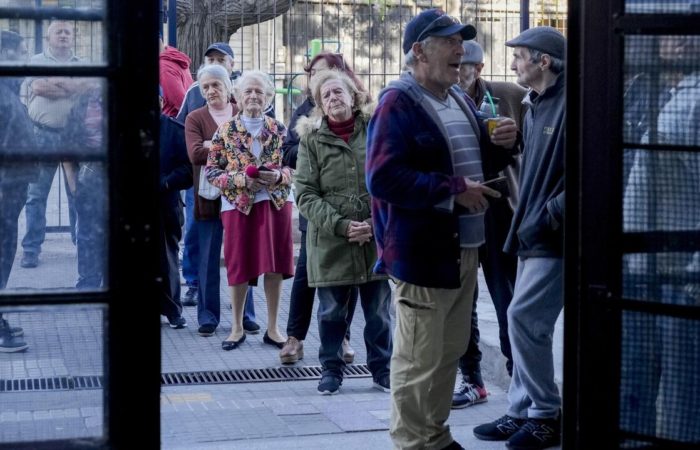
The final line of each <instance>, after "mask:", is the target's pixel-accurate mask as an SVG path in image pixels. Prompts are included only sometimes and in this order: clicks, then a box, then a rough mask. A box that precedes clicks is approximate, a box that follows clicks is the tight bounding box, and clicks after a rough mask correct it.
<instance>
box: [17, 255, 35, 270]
mask: <svg viewBox="0 0 700 450" xmlns="http://www.w3.org/2000/svg"><path fill="white" fill-rule="evenodd" d="M19 265H20V266H22V267H24V268H25V269H33V268H35V267H36V266H38V265H39V255H38V254H36V253H25V254H24V255H23V256H22V259H21V260H20V262H19Z"/></svg>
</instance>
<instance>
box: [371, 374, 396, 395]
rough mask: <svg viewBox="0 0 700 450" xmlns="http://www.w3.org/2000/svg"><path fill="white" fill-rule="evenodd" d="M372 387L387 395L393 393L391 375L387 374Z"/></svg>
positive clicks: (375, 381)
mask: <svg viewBox="0 0 700 450" xmlns="http://www.w3.org/2000/svg"><path fill="white" fill-rule="evenodd" d="M372 387H374V388H375V389H379V390H380V391H382V392H386V393H387V394H388V393H391V381H389V374H388V373H386V374H384V375H382V376H381V377H379V378H377V379H376V380H374V384H373V385H372Z"/></svg>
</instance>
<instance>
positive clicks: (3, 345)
mask: <svg viewBox="0 0 700 450" xmlns="http://www.w3.org/2000/svg"><path fill="white" fill-rule="evenodd" d="M27 348H29V345H27V343H26V342H24V341H23V340H22V339H21V338H18V337H12V336H11V335H10V333H9V330H2V331H0V353H17V352H23V351H25V350H26V349H27Z"/></svg>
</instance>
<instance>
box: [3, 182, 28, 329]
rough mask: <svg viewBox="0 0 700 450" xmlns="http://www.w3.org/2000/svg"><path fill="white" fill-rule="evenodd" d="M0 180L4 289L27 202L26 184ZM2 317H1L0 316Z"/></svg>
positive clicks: (15, 250) (13, 258) (10, 269)
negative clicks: (20, 215)
mask: <svg viewBox="0 0 700 450" xmlns="http://www.w3.org/2000/svg"><path fill="white" fill-rule="evenodd" d="M9 181H10V180H0V183H2V182H5V183H7V184H0V289H5V286H7V280H8V279H9V278H10V272H11V271H12V263H13V262H14V260H15V254H16V253H17V220H18V219H19V213H20V212H21V211H22V207H23V206H24V202H25V201H27V186H28V183H26V182H22V183H16V184H12V183H10V182H9ZM0 317H2V316H0Z"/></svg>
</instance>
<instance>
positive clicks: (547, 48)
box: [506, 27, 566, 59]
mask: <svg viewBox="0 0 700 450" xmlns="http://www.w3.org/2000/svg"><path fill="white" fill-rule="evenodd" d="M506 45H507V46H508V47H527V48H530V49H533V50H539V51H541V52H543V53H546V54H548V55H550V56H553V57H555V58H559V59H565V55H566V38H565V37H564V35H563V34H561V33H560V32H559V30H557V29H556V28H552V27H535V28H530V29H527V30H525V31H523V32H522V33H520V35H519V36H518V37H516V38H514V39H511V40H510V41H508V42H506Z"/></svg>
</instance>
